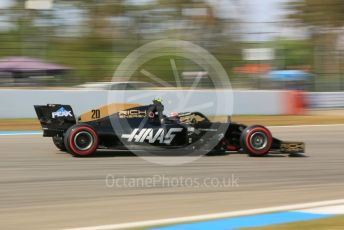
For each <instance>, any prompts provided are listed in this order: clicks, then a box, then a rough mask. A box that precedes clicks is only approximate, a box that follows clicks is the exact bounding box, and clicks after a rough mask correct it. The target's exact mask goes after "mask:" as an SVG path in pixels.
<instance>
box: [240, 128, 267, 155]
mask: <svg viewBox="0 0 344 230" xmlns="http://www.w3.org/2000/svg"><path fill="white" fill-rule="evenodd" d="M240 144H241V147H242V148H243V150H244V152H246V153H248V154H249V155H250V156H253V157H261V156H264V155H266V154H268V152H269V151H270V149H271V146H272V135H271V132H270V131H269V130H268V129H267V128H266V127H264V126H260V125H254V126H250V127H247V128H246V129H245V130H244V131H243V132H242V134H241V136H240Z"/></svg>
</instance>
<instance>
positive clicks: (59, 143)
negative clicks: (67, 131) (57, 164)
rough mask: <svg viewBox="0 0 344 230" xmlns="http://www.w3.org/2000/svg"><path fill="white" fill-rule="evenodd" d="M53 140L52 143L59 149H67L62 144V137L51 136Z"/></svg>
mask: <svg viewBox="0 0 344 230" xmlns="http://www.w3.org/2000/svg"><path fill="white" fill-rule="evenodd" d="M53 142H54V145H55V146H56V147H57V148H58V149H59V150H61V151H63V152H65V151H66V150H67V149H66V146H65V144H64V140H63V137H60V136H53Z"/></svg>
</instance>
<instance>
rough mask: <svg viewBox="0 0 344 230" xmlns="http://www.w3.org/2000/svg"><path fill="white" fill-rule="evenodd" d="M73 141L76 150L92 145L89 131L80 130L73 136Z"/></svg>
mask: <svg viewBox="0 0 344 230" xmlns="http://www.w3.org/2000/svg"><path fill="white" fill-rule="evenodd" d="M73 142H74V145H75V147H76V148H77V149H78V150H80V151H85V150H88V149H90V148H91V147H92V145H93V142H94V139H93V136H92V134H90V133H89V132H86V131H81V132H79V133H77V134H76V135H75V136H74V140H73Z"/></svg>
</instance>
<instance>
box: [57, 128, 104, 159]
mask: <svg viewBox="0 0 344 230" xmlns="http://www.w3.org/2000/svg"><path fill="white" fill-rule="evenodd" d="M98 142H99V138H98V135H97V133H96V131H95V130H94V129H93V128H92V127H91V126H89V125H85V124H80V125H73V126H72V127H70V128H69V129H68V130H67V132H66V135H65V138H64V143H65V146H66V148H67V151H68V152H69V153H71V154H72V155H73V156H77V157H86V156H90V155H92V154H93V153H94V152H95V151H96V150H97V148H98Z"/></svg>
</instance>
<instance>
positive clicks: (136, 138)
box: [121, 128, 183, 145]
mask: <svg viewBox="0 0 344 230" xmlns="http://www.w3.org/2000/svg"><path fill="white" fill-rule="evenodd" d="M182 130H183V128H171V129H169V130H168V131H167V132H166V133H165V130H164V129H163V128H159V129H158V130H157V131H156V132H155V133H154V130H153V129H152V128H148V129H141V130H140V129H134V130H133V131H132V132H131V133H130V134H122V136H121V137H122V138H124V139H127V140H128V142H139V143H140V142H141V143H142V142H144V141H145V140H146V141H148V142H149V143H155V142H159V143H160V144H167V145H169V144H171V142H172V141H173V139H174V137H175V136H176V133H179V132H181V131H182Z"/></svg>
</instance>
